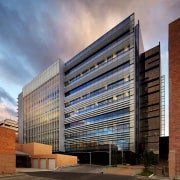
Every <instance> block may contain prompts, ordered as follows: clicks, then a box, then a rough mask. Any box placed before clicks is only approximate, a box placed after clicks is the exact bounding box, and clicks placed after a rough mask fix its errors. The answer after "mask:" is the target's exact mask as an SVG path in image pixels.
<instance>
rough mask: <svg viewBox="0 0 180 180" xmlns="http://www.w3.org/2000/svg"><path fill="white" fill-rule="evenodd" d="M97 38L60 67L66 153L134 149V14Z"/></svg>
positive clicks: (133, 150)
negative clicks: (62, 82)
mask: <svg viewBox="0 0 180 180" xmlns="http://www.w3.org/2000/svg"><path fill="white" fill-rule="evenodd" d="M102 37H103V38H102ZM102 37H101V38H100V39H98V40H97V41H95V43H93V44H92V45H90V46H89V47H88V48H86V49H85V50H84V51H82V52H81V53H80V54H79V55H77V56H75V57H74V58H72V59H71V60H70V61H69V62H68V63H66V66H65V109H64V112H65V132H64V135H65V151H66V152H93V151H97V150H98V149H99V150H101V151H107V150H108V147H109V144H111V145H112V147H113V148H117V149H118V150H126V151H132V152H135V111H134V106H135V90H134V85H135V47H134V44H135V32H134V15H131V16H130V17H128V18H127V19H126V20H125V21H123V22H122V23H120V24H119V25H117V26H116V27H115V28H114V29H112V30H111V31H109V32H108V33H106V34H105V35H104V36H102ZM108 37H111V38H108ZM86 51H87V52H86ZM89 52H91V53H89Z"/></svg>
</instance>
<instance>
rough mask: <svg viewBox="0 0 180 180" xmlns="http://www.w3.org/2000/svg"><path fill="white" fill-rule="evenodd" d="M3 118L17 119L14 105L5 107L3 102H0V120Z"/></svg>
mask: <svg viewBox="0 0 180 180" xmlns="http://www.w3.org/2000/svg"><path fill="white" fill-rule="evenodd" d="M4 119H14V120H16V119H17V112H16V111H15V107H7V105H5V104H4V103H0V121H1V120H4Z"/></svg>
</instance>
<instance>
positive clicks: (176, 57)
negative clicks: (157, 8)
mask: <svg viewBox="0 0 180 180" xmlns="http://www.w3.org/2000/svg"><path fill="white" fill-rule="evenodd" d="M169 176H170V177H176V178H180V18H179V19H177V20H175V21H174V22H172V23H170V24H169Z"/></svg>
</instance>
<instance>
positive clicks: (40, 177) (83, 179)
mask: <svg viewBox="0 0 180 180" xmlns="http://www.w3.org/2000/svg"><path fill="white" fill-rule="evenodd" d="M2 179H3V180H56V179H58V180H136V177H134V176H122V175H110V174H97V173H72V172H58V171H39V172H26V173H19V174H18V175H16V176H9V177H1V178H0V180H2ZM141 180H142V179H141Z"/></svg>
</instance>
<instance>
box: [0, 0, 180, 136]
mask: <svg viewBox="0 0 180 180" xmlns="http://www.w3.org/2000/svg"><path fill="white" fill-rule="evenodd" d="M133 12H134V13H135V17H136V23H137V22H138V20H139V22H140V26H141V32H142V38H143V43H144V49H145V50H148V49H150V48H152V47H153V46H156V45H158V44H159V42H160V43H161V61H162V71H161V73H162V75H165V78H166V82H165V83H166V90H165V91H166V107H165V112H166V126H167V127H168V86H167V85H168V24H169V23H170V22H172V21H174V20H175V19H177V18H179V17H180V1H179V0H151V1H148V0H29V1H25V0H0V120H3V119H5V118H11V119H15V120H17V97H18V94H19V93H20V92H21V91H22V87H23V86H24V85H26V84H27V83H28V82H30V81H31V80H32V79H33V78H34V77H35V76H37V75H38V74H39V73H41V72H42V71H43V70H44V69H45V68H47V67H48V66H49V65H51V64H52V63H53V62H55V61H56V60H57V59H58V58H61V59H62V60H63V61H64V62H66V61H67V60H69V59H70V58H71V57H73V56H74V55H76V54H77V53H78V52H80V51H81V50H82V49H84V48H85V47H87V46H88V45H89V44H91V43H92V42H93V41H95V40H96V39H97V38H99V37H100V36H101V35H103V34H104V33H106V32H107V31H108V30H110V29H111V28H113V27H114V26H115V25H117V24H118V23H119V22H121V21H122V20H124V19H125V18H126V17H128V16H129V15H130V14H132V13H133ZM167 129H168V128H167ZM167 133H168V130H167Z"/></svg>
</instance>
